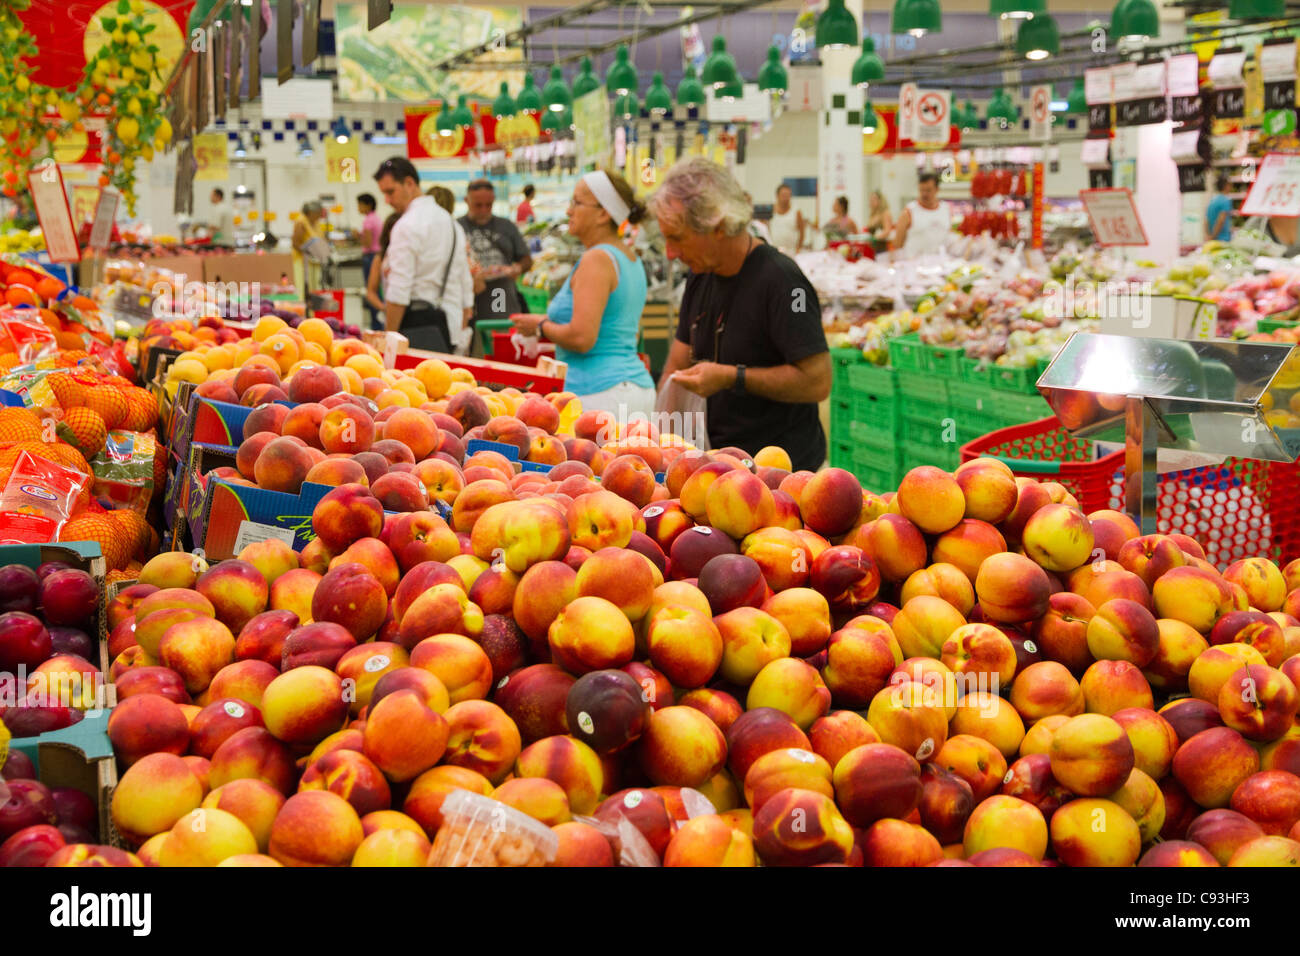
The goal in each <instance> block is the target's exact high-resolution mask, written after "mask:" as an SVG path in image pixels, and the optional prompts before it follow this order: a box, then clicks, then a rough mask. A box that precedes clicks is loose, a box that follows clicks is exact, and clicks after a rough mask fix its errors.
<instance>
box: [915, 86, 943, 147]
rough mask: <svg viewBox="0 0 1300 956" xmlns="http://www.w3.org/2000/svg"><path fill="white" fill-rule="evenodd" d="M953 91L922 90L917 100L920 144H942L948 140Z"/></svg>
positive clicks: (918, 140)
mask: <svg viewBox="0 0 1300 956" xmlns="http://www.w3.org/2000/svg"><path fill="white" fill-rule="evenodd" d="M951 112H952V93H951V92H949V91H948V90H920V91H919V92H918V94H917V100H916V119H917V134H916V142H917V143H918V144H926V145H939V146H942V145H944V144H946V143H947V142H948V134H949V128H948V127H949V116H950V115H951Z"/></svg>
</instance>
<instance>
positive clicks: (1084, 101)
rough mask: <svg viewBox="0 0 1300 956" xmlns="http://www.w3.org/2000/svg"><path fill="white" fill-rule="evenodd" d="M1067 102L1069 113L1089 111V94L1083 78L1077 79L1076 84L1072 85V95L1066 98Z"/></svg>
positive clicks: (1066, 107) (1066, 106) (1066, 109)
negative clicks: (1084, 87)
mask: <svg viewBox="0 0 1300 956" xmlns="http://www.w3.org/2000/svg"><path fill="white" fill-rule="evenodd" d="M1065 104H1066V105H1065V111H1066V112H1067V113H1086V112H1088V95H1087V93H1085V92H1084V89H1083V79H1082V78H1079V79H1077V80H1075V81H1074V86H1072V87H1070V95H1069V96H1068V97H1067V98H1066V101H1065Z"/></svg>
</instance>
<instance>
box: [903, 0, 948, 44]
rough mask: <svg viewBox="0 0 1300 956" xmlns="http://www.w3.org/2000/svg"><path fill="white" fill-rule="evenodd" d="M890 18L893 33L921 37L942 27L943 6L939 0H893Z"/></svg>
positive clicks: (938, 30) (936, 31)
mask: <svg viewBox="0 0 1300 956" xmlns="http://www.w3.org/2000/svg"><path fill="white" fill-rule="evenodd" d="M891 20H892V23H891V29H892V30H893V32H894V33H906V34H909V35H910V36H914V37H923V36H925V35H926V34H927V33H938V32H940V31H941V30H942V29H943V8H942V7H940V6H939V0H894V11H893V16H892V18H891Z"/></svg>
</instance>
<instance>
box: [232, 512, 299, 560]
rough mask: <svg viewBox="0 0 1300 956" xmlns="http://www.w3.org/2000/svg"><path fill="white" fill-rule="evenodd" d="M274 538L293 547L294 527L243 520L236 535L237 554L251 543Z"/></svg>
mask: <svg viewBox="0 0 1300 956" xmlns="http://www.w3.org/2000/svg"><path fill="white" fill-rule="evenodd" d="M272 538H277V539H279V540H280V541H283V542H284V543H285V544H287V545H288V546H289V547H291V548H292V547H293V539H294V534H293V529H292V528H276V527H274V526H273V525H269V524H262V523H261V522H258V521H247V520H245V521H241V522H239V533H238V534H236V535H235V554H239V552H241V551H243V550H244V548H246V547H248V546H249V545H250V544H257V543H258V542H259V541H269V540H270V539H272Z"/></svg>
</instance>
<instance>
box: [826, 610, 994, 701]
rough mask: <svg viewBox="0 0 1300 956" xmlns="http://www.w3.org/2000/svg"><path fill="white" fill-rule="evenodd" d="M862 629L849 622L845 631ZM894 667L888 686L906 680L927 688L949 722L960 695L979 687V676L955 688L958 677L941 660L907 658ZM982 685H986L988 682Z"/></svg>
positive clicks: (963, 680)
mask: <svg viewBox="0 0 1300 956" xmlns="http://www.w3.org/2000/svg"><path fill="white" fill-rule="evenodd" d="M861 626H862V625H860V624H854V623H852V622H850V624H849V625H848V627H847V628H846V630H847V629H850V628H854V627H861ZM895 651H896V653H895V658H897V657H900V656H901V652H897V648H895ZM897 664H898V666H897V667H895V668H894V670H893V672H891V673H890V675H889V685H890V686H891V687H895V686H898V685H901V684H905V683H907V682H908V681H915V682H916V683H918V684H920V685H922V686H923V687H924V688H925V689H926V692H927V695H928V697H927V700H928V701H929V702H930V705H931V706H936V707H941V708H943V712H944V715H945V716H946V717H947V719H948V720H952V719H953V717H955V716H957V702H958V701H959V700H960V699H961V695H962V694H963V693H965V692H966V691H968V690H972V689H977V688H978V687H979V679H978V677H976V678H974V679H972V678H969V677H962V678H961V687H958V678H957V676H956V675H955V674H953V672H952V671H951V670H949V669H948V666H947V665H946V664H944V663H943V661H937V660H935V659H934V658H931V657H909V658H908V659H907V660H905V661H901V662H897ZM985 683H986V684H987V681H986V682H985Z"/></svg>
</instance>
